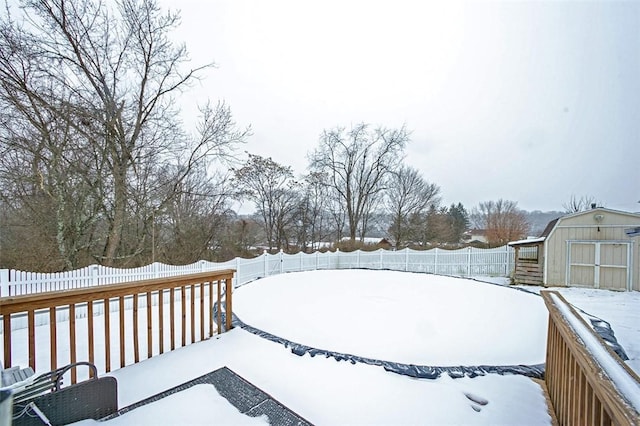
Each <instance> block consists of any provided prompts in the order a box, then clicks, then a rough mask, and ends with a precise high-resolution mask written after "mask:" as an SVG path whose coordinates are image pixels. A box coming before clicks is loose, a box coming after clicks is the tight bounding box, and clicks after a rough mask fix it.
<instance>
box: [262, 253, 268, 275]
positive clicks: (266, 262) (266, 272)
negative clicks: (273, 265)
mask: <svg viewBox="0 0 640 426" xmlns="http://www.w3.org/2000/svg"><path fill="white" fill-rule="evenodd" d="M262 256H264V276H265V277H268V276H269V258H268V257H267V256H268V254H267V249H265V250H264V253H262Z"/></svg>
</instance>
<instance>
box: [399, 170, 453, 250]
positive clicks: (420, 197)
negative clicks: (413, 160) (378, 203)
mask: <svg viewBox="0 0 640 426" xmlns="http://www.w3.org/2000/svg"><path fill="white" fill-rule="evenodd" d="M386 195H387V202H386V210H387V211H388V212H389V213H390V214H391V227H390V228H389V232H390V233H391V236H392V237H393V239H394V240H395V244H396V248H399V247H401V246H402V245H404V244H405V243H406V242H407V241H408V238H410V235H411V234H412V230H411V218H415V217H419V216H423V215H424V214H425V213H426V210H427V209H428V208H429V206H431V205H435V206H437V205H438V204H439V203H440V196H439V195H440V187H438V185H436V184H434V183H429V182H427V181H425V180H424V178H423V177H422V176H421V175H420V172H418V170H416V169H414V168H412V167H409V166H402V167H400V169H398V170H397V171H394V172H392V173H391V174H390V177H389V183H388V190H387V194H386Z"/></svg>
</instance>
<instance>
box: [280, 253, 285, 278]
mask: <svg viewBox="0 0 640 426" xmlns="http://www.w3.org/2000/svg"><path fill="white" fill-rule="evenodd" d="M279 256H280V273H281V274H282V273H283V272H284V265H283V262H284V254H283V252H282V249H280V253H279Z"/></svg>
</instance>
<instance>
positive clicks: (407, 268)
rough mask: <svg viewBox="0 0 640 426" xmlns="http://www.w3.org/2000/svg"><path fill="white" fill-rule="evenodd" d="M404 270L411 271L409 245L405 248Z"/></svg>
mask: <svg viewBox="0 0 640 426" xmlns="http://www.w3.org/2000/svg"><path fill="white" fill-rule="evenodd" d="M404 271H405V272H408V271H409V247H405V248H404Z"/></svg>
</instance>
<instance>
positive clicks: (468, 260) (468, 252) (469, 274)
mask: <svg viewBox="0 0 640 426" xmlns="http://www.w3.org/2000/svg"><path fill="white" fill-rule="evenodd" d="M467 276H468V277H470V276H471V247H467Z"/></svg>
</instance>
